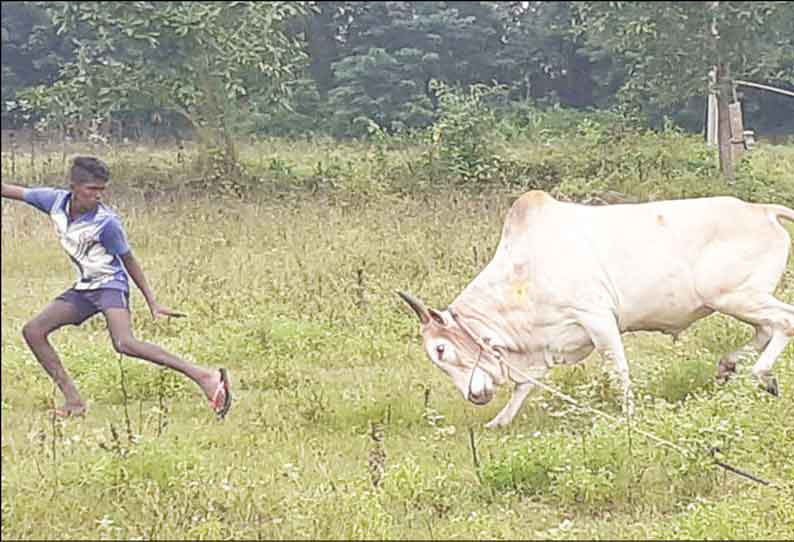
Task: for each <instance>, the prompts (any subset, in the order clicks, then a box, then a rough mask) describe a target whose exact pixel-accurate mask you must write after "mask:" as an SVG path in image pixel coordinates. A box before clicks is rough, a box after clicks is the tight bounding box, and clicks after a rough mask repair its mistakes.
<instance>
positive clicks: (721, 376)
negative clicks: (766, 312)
mask: <svg viewBox="0 0 794 542" xmlns="http://www.w3.org/2000/svg"><path fill="white" fill-rule="evenodd" d="M754 327H755V336H754V337H753V339H752V340H751V341H750V342H749V343H747V344H745V345H744V346H742V347H741V348H739V349H738V350H734V351H733V352H731V353H729V354H725V355H724V356H722V358H720V361H719V363H717V382H719V383H721V384H724V383H725V382H727V381H728V379H729V378H730V377H731V376H733V374H734V373H736V365H737V363H738V362H740V361H743V360H745V359H747V358H749V357H750V356H755V355H757V354H760V353H761V352H763V350H764V348H766V345H767V344H769V340H770V339H771V338H772V328H770V327H766V326H754Z"/></svg>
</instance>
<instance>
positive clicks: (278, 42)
mask: <svg viewBox="0 0 794 542" xmlns="http://www.w3.org/2000/svg"><path fill="white" fill-rule="evenodd" d="M47 6H48V7H47V9H48V11H49V13H50V15H51V17H52V19H53V21H54V23H55V24H56V26H57V27H58V33H59V34H65V35H68V36H70V37H71V38H72V40H73V41H74V42H75V44H76V47H77V55H76V58H75V60H73V61H72V62H69V63H67V64H65V65H64V66H63V68H62V70H61V74H60V78H59V80H58V81H57V82H56V83H55V84H54V85H52V86H49V87H38V88H36V89H34V90H33V91H32V92H30V93H29V94H28V97H29V99H30V100H31V102H32V107H41V108H44V109H47V110H48V111H49V112H50V113H52V114H57V113H58V111H62V110H64V109H66V110H68V112H69V114H70V115H72V117H79V118H83V119H85V118H91V117H104V116H109V115H112V114H114V113H116V112H119V111H123V110H130V109H136V108H144V109H149V110H154V111H157V110H167V111H173V112H176V113H178V114H179V115H181V116H182V117H184V118H185V119H186V120H187V122H188V123H189V124H190V125H191V126H192V127H193V129H194V130H195V133H196V134H198V136H199V140H200V142H201V143H202V145H203V147H204V149H205V151H209V150H213V149H214V150H219V151H220V152H221V153H222V156H223V157H224V164H225V165H227V166H229V167H231V166H236V164H237V159H236V151H235V147H234V137H233V135H234V122H233V120H234V118H233V117H234V113H235V109H236V108H239V107H241V106H245V104H246V102H247V101H248V100H251V99H253V98H256V99H259V100H267V101H269V102H271V103H273V104H274V105H277V104H279V103H280V102H281V101H282V100H283V98H284V96H286V95H287V94H288V91H289V88H288V85H289V82H290V80H291V79H292V76H293V73H294V72H295V71H296V70H297V69H299V68H300V67H301V66H302V64H303V62H304V60H305V52H304V51H303V48H302V44H301V42H300V41H299V36H298V37H291V36H289V35H288V34H287V33H286V32H285V30H284V27H285V25H286V23H287V22H288V21H290V20H292V18H294V17H296V16H299V15H302V14H303V13H304V12H305V6H304V5H303V4H302V3H298V2H218V3H216V2H182V1H179V2H54V3H47ZM203 154H204V153H203Z"/></svg>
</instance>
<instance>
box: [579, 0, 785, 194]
mask: <svg viewBox="0 0 794 542" xmlns="http://www.w3.org/2000/svg"><path fill="white" fill-rule="evenodd" d="M577 9H578V10H579V13H580V16H581V19H582V23H583V26H584V28H585V29H586V31H587V35H588V39H589V41H590V43H592V44H595V45H598V46H601V47H604V48H606V49H608V50H610V51H613V52H615V53H617V54H620V55H622V56H623V57H624V58H625V59H626V61H627V63H628V64H629V77H628V79H627V81H626V84H625V85H624V87H623V89H622V92H623V94H624V96H625V97H626V98H627V99H629V100H632V101H634V102H644V103H645V104H647V105H646V107H648V106H651V107H665V106H670V105H674V104H682V103H684V102H685V101H686V100H687V99H689V98H691V97H692V96H696V95H702V94H703V93H704V91H705V89H706V88H708V85H709V81H708V74H709V72H710V70H712V68H715V67H716V81H715V83H714V84H715V87H716V90H717V96H718V103H719V117H720V121H719V124H720V129H719V134H720V139H721V144H720V147H719V148H720V151H719V154H720V169H721V171H722V172H723V174H724V175H725V176H726V177H728V178H729V179H732V178H733V168H734V165H733V161H732V158H731V152H730V142H729V140H728V139H727V138H730V132H729V129H728V128H727V126H728V122H727V121H728V103H729V102H731V101H733V89H734V83H733V81H734V80H735V79H765V78H781V76H785V75H783V74H781V68H782V67H784V66H785V65H786V64H787V62H790V59H791V56H792V54H794V53H792V51H794V4H791V3H789V2H642V3H635V2H603V3H602V2H579V3H577ZM791 75H792V74H791V73H789V74H788V76H791Z"/></svg>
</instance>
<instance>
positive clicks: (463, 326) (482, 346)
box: [449, 307, 504, 401]
mask: <svg viewBox="0 0 794 542" xmlns="http://www.w3.org/2000/svg"><path fill="white" fill-rule="evenodd" d="M449 314H450V315H452V319H453V320H454V321H455V323H456V324H458V326H459V327H460V329H462V330H463V333H465V334H466V336H467V337H468V338H469V339H470V340H471V341H472V342H473V343H474V344H476V345H477V347H478V348H479V352H478V353H477V361H475V362H474V367H472V368H471V372H470V373H469V384H468V387H467V388H466V400H467V401H470V400H471V383H472V381H473V380H474V372H475V371H476V370H477V369H479V368H480V362H481V361H482V354H483V352H485V351H486V346H485V344H484V343H483V342H482V341H481V340H480V339H479V338H477V336H475V335H474V333H472V331H471V330H470V329H469V327H468V326H467V325H466V324H464V323H463V320H461V319H460V318H459V317H458V313H457V312H455V311H454V310H453V309H452V307H449ZM491 350H493V349H491ZM491 350H487V351H488V352H489V353H491V355H493V356H494V358H496V360H497V362H498V365H499V370H500V371H501V372H502V374H503V375H504V368H503V366H502V359H501V358H502V356H501V355H499V353H498V352H496V351H493V352H491ZM486 372H487V371H486ZM489 376H490V375H489ZM491 378H493V377H491Z"/></svg>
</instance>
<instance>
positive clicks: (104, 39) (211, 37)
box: [2, 2, 794, 153]
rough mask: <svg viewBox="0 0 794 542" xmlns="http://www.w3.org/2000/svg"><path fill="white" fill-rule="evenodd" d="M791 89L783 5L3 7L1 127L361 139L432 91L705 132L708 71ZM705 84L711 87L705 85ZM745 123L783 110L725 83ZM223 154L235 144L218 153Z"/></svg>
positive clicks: (433, 105)
mask: <svg viewBox="0 0 794 542" xmlns="http://www.w3.org/2000/svg"><path fill="white" fill-rule="evenodd" d="M716 65H720V66H721V70H722V71H720V74H721V76H722V74H724V83H725V85H724V86H723V87H722V88H723V89H727V90H726V92H729V93H732V92H733V85H732V81H733V80H736V79H740V80H741V79H749V80H753V81H757V82H762V83H766V84H771V85H775V86H778V87H782V88H786V89H791V90H794V4H792V3H789V2H692V3H689V2H683V3H681V2H653V3H631V2H270V3H256V2H228V3H214V2H101V3H99V2H4V3H3V4H2V70H3V71H2V124H3V128H20V127H23V126H27V127H34V126H37V127H38V128H39V129H47V130H59V131H62V132H63V133H72V132H76V133H77V135H79V134H83V135H85V133H89V132H94V133H97V132H101V133H104V134H106V136H107V137H128V138H135V137H139V136H143V135H147V134H151V133H152V132H153V131H158V130H159V131H166V132H171V133H175V132H177V131H181V132H182V134H183V135H190V136H192V137H195V138H197V139H200V140H203V141H204V142H206V144H207V145H216V146H219V147H222V146H223V145H227V144H228V141H229V140H230V139H232V138H233V136H237V135H239V134H244V133H254V134H260V135H301V134H307V133H326V134H329V135H333V136H336V137H349V136H364V135H367V134H368V133H370V132H371V130H372V126H373V124H372V123H375V125H377V126H378V127H379V129H380V130H382V131H383V132H385V133H394V132H401V131H406V130H416V129H422V128H426V127H428V126H430V125H431V124H432V123H434V122H435V121H437V120H438V118H439V114H440V113H439V98H440V95H439V92H438V89H439V88H442V87H439V85H438V84H436V83H434V82H441V83H442V84H443V85H444V87H443V88H447V87H459V88H462V89H466V88H468V87H470V86H471V85H473V84H485V85H489V86H491V85H496V84H498V85H500V86H499V89H500V91H499V92H493V93H491V94H490V95H489V96H488V100H490V103H491V105H492V106H494V107H495V108H498V109H499V110H501V111H502V112H504V114H505V115H508V114H517V113H516V112H517V111H521V108H522V107H534V108H553V107H562V108H575V109H580V110H582V109H585V110H606V109H610V110H618V111H621V112H622V113H630V114H631V115H633V116H634V117H635V118H637V119H639V120H640V122H643V123H645V124H646V125H648V126H659V125H661V124H662V123H663V122H665V119H669V120H672V121H673V122H675V123H677V124H678V125H679V126H681V127H683V128H684V129H686V130H691V131H700V130H703V126H704V119H705V107H706V93H707V89H708V84H709V83H708V71H709V69H710V67H712V66H716ZM718 84H719V83H718ZM738 93H739V96H740V97H742V98H743V105H744V110H745V114H746V124H747V125H748V126H749V127H750V128H753V129H755V130H756V131H757V132H758V133H759V134H761V135H764V134H769V135H773V134H776V133H788V134H790V133H791V132H792V126H794V100H792V99H791V98H787V97H785V96H778V95H775V94H771V93H768V92H764V91H758V90H752V89H747V88H745V87H739V88H738ZM228 152H229V153H233V149H231V150H229V151H228Z"/></svg>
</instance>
